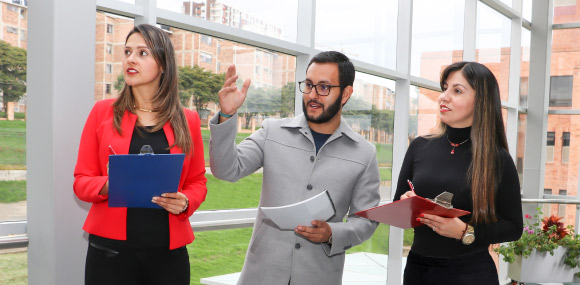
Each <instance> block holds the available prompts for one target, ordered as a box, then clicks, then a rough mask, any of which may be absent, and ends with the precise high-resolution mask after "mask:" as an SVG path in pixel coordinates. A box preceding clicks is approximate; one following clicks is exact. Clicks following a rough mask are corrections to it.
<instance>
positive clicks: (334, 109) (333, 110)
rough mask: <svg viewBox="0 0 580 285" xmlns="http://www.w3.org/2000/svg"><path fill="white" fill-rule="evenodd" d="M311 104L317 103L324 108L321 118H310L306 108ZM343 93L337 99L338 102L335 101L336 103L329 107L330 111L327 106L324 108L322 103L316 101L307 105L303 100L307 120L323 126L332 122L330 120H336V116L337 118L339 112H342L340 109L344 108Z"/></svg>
mask: <svg viewBox="0 0 580 285" xmlns="http://www.w3.org/2000/svg"><path fill="white" fill-rule="evenodd" d="M310 102H315V103H318V104H320V105H321V106H322V114H320V116H318V117H314V116H310V115H309V114H308V112H307V110H306V106H307V105H308V104H310ZM341 102H342V92H341V94H340V96H338V98H337V99H336V101H334V103H332V104H330V105H329V106H328V109H327V108H326V106H324V105H323V104H322V103H320V102H318V101H315V100H309V101H308V102H307V103H304V100H302V111H303V112H304V116H306V120H307V121H309V122H311V123H315V124H322V123H326V122H328V121H330V119H332V118H334V116H336V114H338V112H339V111H340V107H342V103H341Z"/></svg>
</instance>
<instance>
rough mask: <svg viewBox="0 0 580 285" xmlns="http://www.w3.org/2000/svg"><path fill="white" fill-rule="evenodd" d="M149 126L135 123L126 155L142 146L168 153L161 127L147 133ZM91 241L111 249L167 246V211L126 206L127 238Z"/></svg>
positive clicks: (167, 144) (98, 238)
mask: <svg viewBox="0 0 580 285" xmlns="http://www.w3.org/2000/svg"><path fill="white" fill-rule="evenodd" d="M145 128H148V129H149V130H150V129H151V128H152V127H141V126H135V129H134V130H133V136H132V138H131V144H130V145H129V154H139V153H140V151H141V147H143V145H150V146H151V147H152V148H153V152H154V153H155V154H169V143H168V142H167V138H166V137H165V132H164V131H163V129H160V130H158V131H156V132H153V133H149V132H147V131H146V130H145ZM152 203H153V202H152ZM89 241H90V242H96V243H98V244H100V245H105V246H110V247H113V248H120V247H123V248H163V249H167V248H169V212H167V211H166V210H165V209H151V208H127V240H126V241H124V240H113V239H108V238H103V237H99V236H96V235H90V236H89Z"/></svg>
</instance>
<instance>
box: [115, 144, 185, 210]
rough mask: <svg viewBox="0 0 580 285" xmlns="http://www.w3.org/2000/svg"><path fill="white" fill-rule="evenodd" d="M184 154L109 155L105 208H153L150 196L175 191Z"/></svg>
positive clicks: (154, 205) (158, 207)
mask: <svg viewBox="0 0 580 285" xmlns="http://www.w3.org/2000/svg"><path fill="white" fill-rule="evenodd" d="M184 159H185V154H183V153H179V154H124V155H110V156H109V207H127V208H155V209H162V207H160V206H158V205H157V204H155V203H153V202H151V199H152V198H153V197H154V196H160V195H161V194H163V193H170V192H177V190H178V189H177V188H178V187H179V179H180V178H181V169H182V166H183V160H184Z"/></svg>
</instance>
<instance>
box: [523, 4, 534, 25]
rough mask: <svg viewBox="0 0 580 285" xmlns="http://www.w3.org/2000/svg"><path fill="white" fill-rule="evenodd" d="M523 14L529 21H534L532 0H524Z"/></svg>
mask: <svg viewBox="0 0 580 285" xmlns="http://www.w3.org/2000/svg"><path fill="white" fill-rule="evenodd" d="M522 16H523V17H524V19H526V20H528V21H530V22H531V21H532V0H524V1H523V3H522Z"/></svg>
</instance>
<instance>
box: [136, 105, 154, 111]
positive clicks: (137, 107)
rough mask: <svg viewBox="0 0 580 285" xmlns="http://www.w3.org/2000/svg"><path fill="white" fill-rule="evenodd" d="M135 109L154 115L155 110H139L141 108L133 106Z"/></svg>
mask: <svg viewBox="0 0 580 285" xmlns="http://www.w3.org/2000/svg"><path fill="white" fill-rule="evenodd" d="M133 108H135V109H137V110H139V111H143V112H149V113H153V110H147V109H143V108H139V107H137V106H135V105H133Z"/></svg>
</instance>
